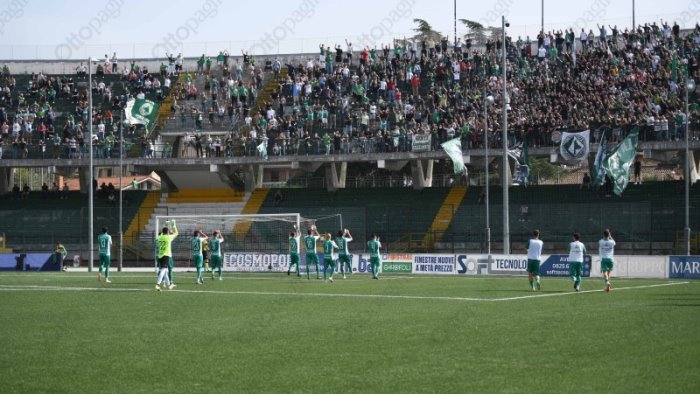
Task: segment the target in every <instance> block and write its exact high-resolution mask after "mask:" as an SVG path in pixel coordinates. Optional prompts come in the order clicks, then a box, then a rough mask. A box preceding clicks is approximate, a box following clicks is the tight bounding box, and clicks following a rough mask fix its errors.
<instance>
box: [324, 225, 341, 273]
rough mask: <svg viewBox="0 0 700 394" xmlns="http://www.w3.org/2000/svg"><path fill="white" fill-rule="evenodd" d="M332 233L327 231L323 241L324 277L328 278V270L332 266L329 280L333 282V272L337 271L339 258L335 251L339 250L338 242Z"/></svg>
mask: <svg viewBox="0 0 700 394" xmlns="http://www.w3.org/2000/svg"><path fill="white" fill-rule="evenodd" d="M332 237H333V236H332V235H331V233H326V236H325V238H326V239H325V241H323V279H324V280H325V279H326V270H328V269H329V268H330V271H331V273H330V276H328V281H329V282H331V283H333V274H334V273H335V261H336V259H337V257H336V255H335V251H336V250H338V249H339V248H338V244H336V243H335V241H333V239H332Z"/></svg>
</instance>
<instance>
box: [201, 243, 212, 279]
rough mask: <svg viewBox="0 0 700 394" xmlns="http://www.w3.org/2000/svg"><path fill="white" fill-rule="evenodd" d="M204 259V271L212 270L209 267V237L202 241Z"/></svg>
mask: <svg viewBox="0 0 700 394" xmlns="http://www.w3.org/2000/svg"><path fill="white" fill-rule="evenodd" d="M202 260H203V261H204V271H205V272H212V270H211V268H209V238H207V239H205V240H204V241H202Z"/></svg>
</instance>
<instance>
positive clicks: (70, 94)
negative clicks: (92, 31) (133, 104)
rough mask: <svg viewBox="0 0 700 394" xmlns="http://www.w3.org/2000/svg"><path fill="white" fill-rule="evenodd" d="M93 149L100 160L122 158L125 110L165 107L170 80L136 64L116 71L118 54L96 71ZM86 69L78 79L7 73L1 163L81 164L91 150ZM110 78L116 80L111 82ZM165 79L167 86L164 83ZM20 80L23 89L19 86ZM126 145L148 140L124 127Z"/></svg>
mask: <svg viewBox="0 0 700 394" xmlns="http://www.w3.org/2000/svg"><path fill="white" fill-rule="evenodd" d="M93 67H94V71H95V73H94V76H93V85H92V86H93V92H92V93H93V94H92V96H93V106H92V122H93V134H94V136H93V141H92V143H93V148H94V155H95V157H96V158H103V157H104V158H107V157H116V155H117V154H118V149H115V148H118V147H119V144H120V141H119V123H120V120H121V117H122V116H121V115H122V110H123V108H124V106H125V104H126V102H127V101H128V100H129V99H131V98H134V97H135V98H150V99H154V100H157V101H161V100H163V99H164V98H165V96H166V95H167V94H168V91H169V90H168V89H169V88H170V79H169V78H170V76H169V75H165V76H158V75H153V74H150V73H149V71H148V69H147V68H146V67H141V66H139V65H138V64H136V63H135V62H133V61H132V62H131V63H130V64H128V65H126V66H124V67H123V68H122V71H121V72H119V71H118V70H119V69H118V61H117V58H116V53H115V54H114V55H113V56H112V58H109V57H108V56H107V55H105V64H102V63H98V64H96V65H93ZM87 71H88V70H87V65H86V64H83V63H81V64H79V65H78V67H76V70H75V74H74V75H58V76H49V75H45V74H44V73H41V72H40V73H38V74H35V73H32V74H31V75H28V76H19V75H17V76H15V75H12V74H11V72H10V70H9V68H8V67H7V66H4V67H3V70H2V79H1V80H0V88H1V89H2V92H1V94H0V158H3V157H6V158H14V159H17V158H27V157H28V156H29V154H30V151H33V152H32V153H33V154H32V155H31V156H32V157H35V158H81V157H84V156H85V155H87V152H88V150H89V141H87V139H88V135H89V133H88V126H89V115H90V113H89V111H90V107H89V102H88V86H89V85H88V82H87ZM109 74H116V75H114V76H113V77H111V78H109V77H107V76H108V75H109ZM161 79H162V80H163V82H161ZM18 80H21V83H19V84H18V83H17V81H18ZM124 131H125V133H124V134H125V135H126V137H127V138H125V141H123V143H124V145H125V146H127V147H129V146H130V145H132V144H134V143H138V142H140V140H146V142H147V143H148V142H149V141H150V143H152V140H151V139H150V136H149V135H147V134H142V133H139V129H137V127H136V126H126V127H125V130H124Z"/></svg>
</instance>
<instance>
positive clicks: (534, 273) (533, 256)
mask: <svg viewBox="0 0 700 394" xmlns="http://www.w3.org/2000/svg"><path fill="white" fill-rule="evenodd" d="M542 245H544V242H542V240H540V230H534V231H533V232H532V239H530V240H529V241H527V247H526V248H525V250H526V251H527V280H528V281H529V282H530V287H531V288H532V290H533V291H535V290H540V289H542V286H541V285H540V260H541V259H542Z"/></svg>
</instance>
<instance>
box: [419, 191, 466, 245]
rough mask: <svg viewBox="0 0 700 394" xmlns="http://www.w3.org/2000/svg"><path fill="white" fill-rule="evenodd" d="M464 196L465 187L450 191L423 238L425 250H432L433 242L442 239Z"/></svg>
mask: <svg viewBox="0 0 700 394" xmlns="http://www.w3.org/2000/svg"><path fill="white" fill-rule="evenodd" d="M466 194H467V187H466V186H454V187H452V188H451V189H450V192H449V193H448V194H447V197H445V200H444V201H443V202H442V206H440V209H439V210H438V212H437V215H435V219H434V220H433V224H432V225H431V226H430V229H429V230H428V232H427V233H426V234H425V237H424V238H423V244H424V245H425V249H427V250H432V249H433V246H434V245H435V242H438V241H440V240H441V239H442V236H443V234H444V233H445V231H447V229H448V227H450V223H452V219H453V218H454V215H455V212H457V209H459V206H460V205H461V204H462V200H463V199H464V196H465V195H466Z"/></svg>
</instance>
